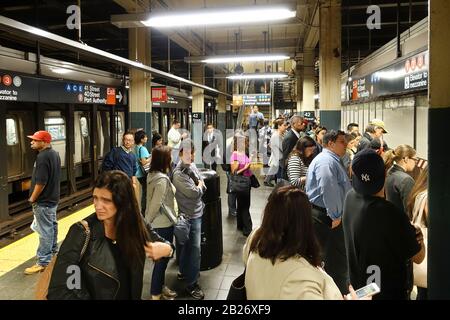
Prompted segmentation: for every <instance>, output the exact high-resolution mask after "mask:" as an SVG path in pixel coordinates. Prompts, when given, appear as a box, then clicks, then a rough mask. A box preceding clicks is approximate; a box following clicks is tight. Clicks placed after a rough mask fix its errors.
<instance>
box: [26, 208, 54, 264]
mask: <svg viewBox="0 0 450 320" xmlns="http://www.w3.org/2000/svg"><path fill="white" fill-rule="evenodd" d="M32 207H33V215H34V220H33V223H32V224H31V229H32V230H33V231H35V232H37V234H39V246H38V249H37V254H36V255H37V258H38V264H39V265H41V266H46V265H48V264H49V263H50V260H51V259H52V255H55V254H56V253H57V252H58V221H57V220H56V209H57V207H58V205H55V206H53V207H50V206H47V205H41V204H37V203H34V204H33V205H32Z"/></svg>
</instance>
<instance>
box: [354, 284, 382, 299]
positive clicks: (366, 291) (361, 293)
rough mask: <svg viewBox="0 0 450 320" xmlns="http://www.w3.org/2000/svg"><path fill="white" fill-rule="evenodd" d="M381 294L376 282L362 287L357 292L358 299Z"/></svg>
mask: <svg viewBox="0 0 450 320" xmlns="http://www.w3.org/2000/svg"><path fill="white" fill-rule="evenodd" d="M379 292H380V288H379V287H378V285H377V284H376V283H375V282H372V283H371V284H368V285H367V286H365V287H362V288H360V289H358V290H356V291H355V293H356V295H357V296H358V299H362V298H365V297H371V296H373V295H375V294H377V293H379Z"/></svg>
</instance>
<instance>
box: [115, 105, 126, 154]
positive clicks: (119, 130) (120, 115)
mask: <svg viewBox="0 0 450 320" xmlns="http://www.w3.org/2000/svg"><path fill="white" fill-rule="evenodd" d="M114 119H115V122H116V123H115V125H116V147H120V146H121V145H122V136H123V134H124V133H125V112H123V111H119V112H116V114H115V116H114Z"/></svg>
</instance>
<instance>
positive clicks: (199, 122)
mask: <svg viewBox="0 0 450 320" xmlns="http://www.w3.org/2000/svg"><path fill="white" fill-rule="evenodd" d="M204 77H205V67H204V65H193V66H192V81H194V82H196V83H200V84H204V83H205V82H204V81H205V78H204ZM204 119H205V95H204V93H203V89H201V88H197V87H192V126H191V128H192V132H191V137H192V139H193V141H194V146H195V150H197V151H196V153H195V163H196V164H197V166H199V167H203V162H202V153H203V150H202V141H203V123H204Z"/></svg>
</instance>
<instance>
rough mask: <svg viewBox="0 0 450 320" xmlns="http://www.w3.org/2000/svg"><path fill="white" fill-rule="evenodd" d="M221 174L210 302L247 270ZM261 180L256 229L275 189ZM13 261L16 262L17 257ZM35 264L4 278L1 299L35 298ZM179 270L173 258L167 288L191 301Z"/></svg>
mask: <svg viewBox="0 0 450 320" xmlns="http://www.w3.org/2000/svg"><path fill="white" fill-rule="evenodd" d="M218 173H219V175H220V184H221V193H220V194H221V203H222V228H223V257H222V263H221V264H220V265H219V266H218V267H216V268H214V269H211V270H207V271H202V272H200V279H199V284H200V286H201V287H202V289H203V290H204V292H205V299H207V300H224V299H226V296H227V294H228V289H229V287H230V284H231V282H232V281H233V279H234V278H236V276H238V275H240V274H241V273H242V271H243V270H244V264H243V262H242V247H243V245H244V243H245V241H246V237H244V236H243V235H242V233H241V232H240V231H238V230H236V218H235V217H232V216H228V205H227V194H226V192H225V189H226V176H225V173H224V172H223V171H222V170H221V169H220V168H218ZM259 181H260V184H261V187H260V188H258V189H252V194H251V207H250V213H251V215H252V220H253V228H256V227H257V226H259V225H260V223H261V214H262V211H263V209H264V206H265V204H266V201H267V198H268V196H269V194H270V192H271V190H272V188H270V187H266V186H264V185H263V183H262V182H263V179H262V178H259ZM11 258H12V259H13V257H11ZM33 263H34V259H31V260H29V261H27V262H26V263H24V264H22V265H20V266H19V267H17V268H15V269H13V270H12V271H9V272H8V273H6V274H4V275H3V276H1V277H0V299H1V300H24V299H25V300H28V299H33V297H34V287H35V285H36V282H37V280H38V277H39V276H38V275H25V274H24V273H23V270H24V269H25V268H26V267H29V266H31V265H32V264H33ZM152 269H153V264H152V262H151V261H148V262H147V263H146V267H145V271H144V287H143V290H142V298H143V299H149V298H150V280H151V272H152ZM177 271H178V268H177V266H176V264H175V259H172V260H171V261H170V262H169V265H168V268H167V271H166V285H167V286H168V287H169V288H171V289H173V290H175V291H177V292H178V294H179V296H178V298H177V299H190V297H189V296H188V295H187V294H186V293H185V291H184V287H185V283H184V282H183V281H179V280H177V277H176V274H177Z"/></svg>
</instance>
